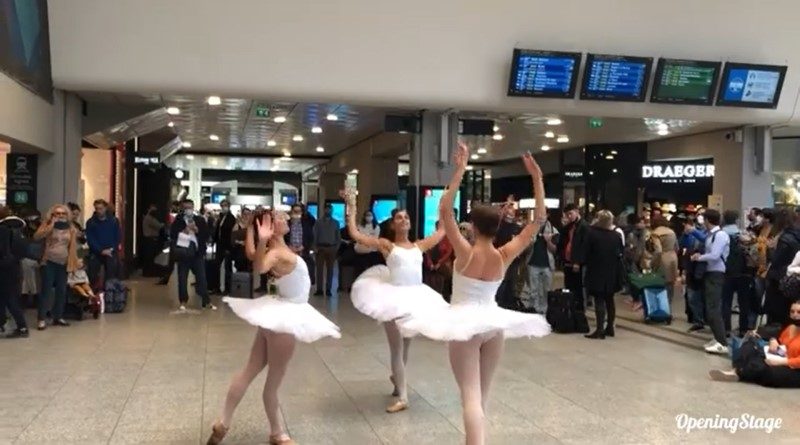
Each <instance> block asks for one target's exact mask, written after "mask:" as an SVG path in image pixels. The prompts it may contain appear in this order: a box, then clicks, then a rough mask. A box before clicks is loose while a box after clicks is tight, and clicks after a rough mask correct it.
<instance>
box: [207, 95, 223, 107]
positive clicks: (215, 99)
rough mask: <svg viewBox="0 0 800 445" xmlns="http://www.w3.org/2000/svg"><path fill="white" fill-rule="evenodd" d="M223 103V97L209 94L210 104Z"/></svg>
mask: <svg viewBox="0 0 800 445" xmlns="http://www.w3.org/2000/svg"><path fill="white" fill-rule="evenodd" d="M221 103H222V99H220V98H219V96H208V104H209V105H219V104H221Z"/></svg>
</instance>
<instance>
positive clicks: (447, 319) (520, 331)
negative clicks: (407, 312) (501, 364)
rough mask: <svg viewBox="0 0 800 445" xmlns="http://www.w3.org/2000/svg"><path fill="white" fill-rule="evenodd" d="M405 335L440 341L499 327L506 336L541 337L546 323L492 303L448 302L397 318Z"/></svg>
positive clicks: (548, 326)
mask: <svg viewBox="0 0 800 445" xmlns="http://www.w3.org/2000/svg"><path fill="white" fill-rule="evenodd" d="M398 325H399V326H400V331H401V332H402V333H403V335H404V336H406V337H413V336H415V335H423V336H425V337H428V338H431V339H434V340H440V341H467V340H469V339H471V338H472V337H474V336H476V335H478V334H484V333H487V332H492V331H502V332H503V335H504V336H505V337H506V338H518V337H544V336H545V335H547V334H549V333H550V324H549V323H547V320H546V319H545V318H544V317H542V316H541V315H538V314H526V313H522V312H515V311H510V310H508V309H503V308H501V307H499V306H497V305H496V304H494V305H490V304H480V305H479V304H471V303H464V304H452V305H450V306H448V307H446V308H443V309H439V310H435V311H430V312H426V313H424V314H417V315H414V316H410V317H404V318H402V319H401V320H399V321H398Z"/></svg>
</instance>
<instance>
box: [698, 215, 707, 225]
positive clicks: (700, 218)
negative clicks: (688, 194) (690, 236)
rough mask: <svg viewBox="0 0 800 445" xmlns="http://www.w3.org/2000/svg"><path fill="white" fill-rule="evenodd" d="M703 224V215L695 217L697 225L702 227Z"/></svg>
mask: <svg viewBox="0 0 800 445" xmlns="http://www.w3.org/2000/svg"><path fill="white" fill-rule="evenodd" d="M705 222H706V221H705V218H703V215H699V216H698V217H697V224H699V225H701V226H702V225H703V224H705Z"/></svg>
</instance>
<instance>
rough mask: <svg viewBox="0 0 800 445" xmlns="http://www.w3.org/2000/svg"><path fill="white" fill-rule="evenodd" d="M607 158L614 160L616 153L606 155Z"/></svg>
mask: <svg viewBox="0 0 800 445" xmlns="http://www.w3.org/2000/svg"><path fill="white" fill-rule="evenodd" d="M606 159H608V160H609V161H613V160H614V155H606Z"/></svg>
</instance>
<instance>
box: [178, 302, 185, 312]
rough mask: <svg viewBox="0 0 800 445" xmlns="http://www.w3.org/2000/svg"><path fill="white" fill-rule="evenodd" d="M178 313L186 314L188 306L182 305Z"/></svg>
mask: <svg viewBox="0 0 800 445" xmlns="http://www.w3.org/2000/svg"><path fill="white" fill-rule="evenodd" d="M178 312H181V313H184V312H186V305H185V304H182V305H181V306H180V307H179V308H178Z"/></svg>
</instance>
